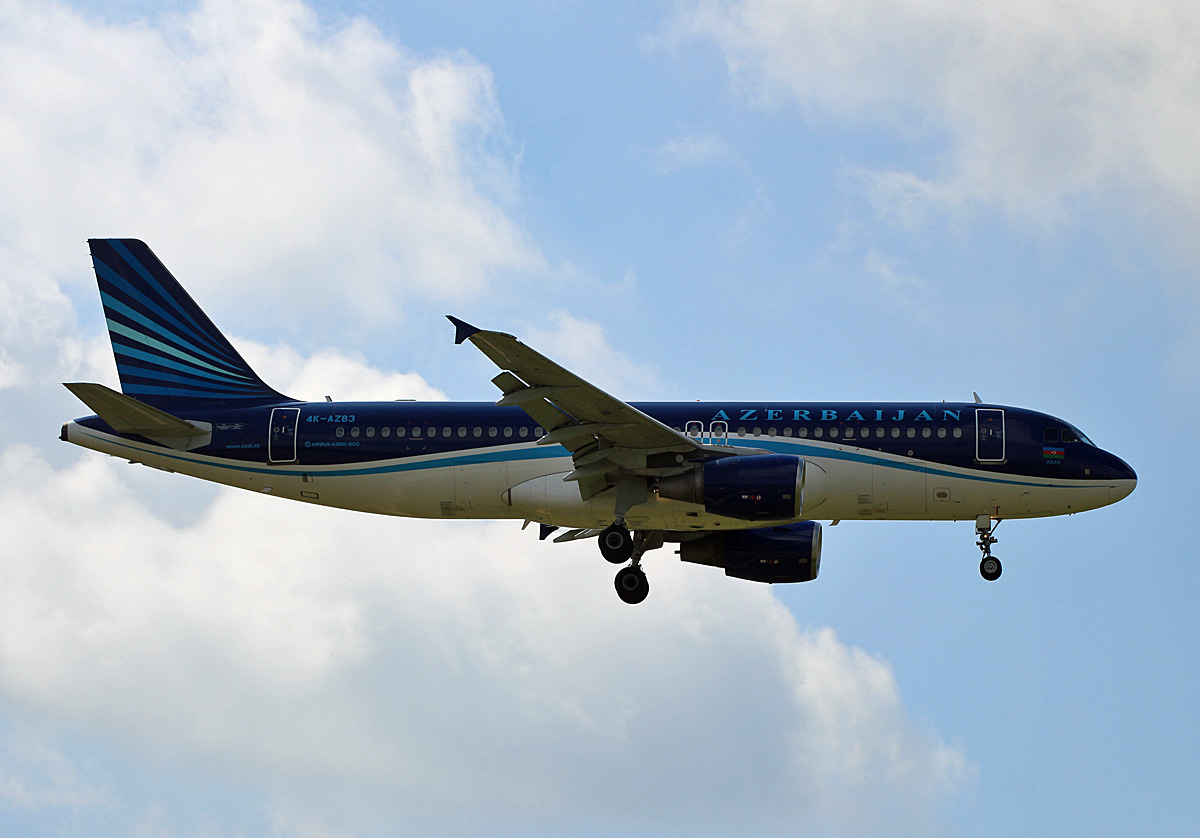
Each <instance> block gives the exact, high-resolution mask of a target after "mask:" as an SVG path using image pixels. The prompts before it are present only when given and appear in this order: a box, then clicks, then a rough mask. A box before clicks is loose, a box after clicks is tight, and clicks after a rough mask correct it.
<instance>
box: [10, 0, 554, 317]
mask: <svg viewBox="0 0 1200 838" xmlns="http://www.w3.org/2000/svg"><path fill="white" fill-rule="evenodd" d="M503 147H504V135H503V122H502V118H501V114H500V109H499V107H498V105H497V102H496V97H495V91H494V86H493V82H492V76H491V73H490V71H489V70H488V68H487V67H486V66H484V65H482V64H480V63H479V62H478V61H476V60H474V59H473V58H471V57H470V56H468V55H465V54H462V53H455V54H445V55H437V56H432V57H424V58H423V57H420V56H415V55H411V54H408V53H406V52H404V51H403V50H401V49H398V48H397V47H396V46H394V45H393V44H392V43H390V42H389V41H387V40H386V39H384V37H383V36H382V35H381V34H380V33H379V32H378V31H377V30H376V29H375V28H374V27H373V26H371V25H370V24H368V23H367V22H365V21H363V20H361V19H353V20H350V21H349V22H345V23H342V24H338V25H327V24H324V23H322V22H321V21H320V20H319V19H318V18H317V16H316V15H315V14H314V13H313V12H312V11H311V10H310V9H309V8H308V7H307V6H305V5H304V4H302V3H300V2H297V0H252V2H234V0H205V2H201V3H199V4H198V5H197V6H196V7H195V8H194V10H193V11H191V12H189V13H187V14H183V15H178V14H172V13H164V14H162V15H161V16H159V17H158V18H156V19H155V20H154V21H153V22H150V23H147V22H128V23H107V22H100V21H98V20H95V19H92V18H89V17H87V16H85V15H84V14H81V13H79V12H76V11H74V10H72V9H70V8H68V7H65V6H62V5H60V4H57V3H53V2H49V3H6V4H4V5H3V6H0V192H3V194H4V196H5V200H4V202H3V204H2V205H0V227H2V228H3V229H4V230H5V231H6V232H5V239H6V241H7V242H8V243H9V245H10V247H11V249H12V250H14V251H17V252H19V253H20V254H22V255H23V256H25V257H26V258H29V259H31V260H33V261H35V262H36V263H37V264H39V265H40V266H41V267H42V269H43V270H47V271H49V272H50V273H51V275H54V276H60V277H61V276H64V275H68V276H70V277H73V278H74V277H78V278H79V279H83V278H84V277H86V274H85V273H84V272H83V271H82V270H81V268H82V266H83V265H85V264H86V261H85V260H86V254H85V252H84V251H83V250H82V249H81V248H82V247H83V240H84V239H85V238H87V237H89V236H110V235H117V236H136V237H139V238H143V239H145V240H146V241H147V242H148V243H150V244H151V246H152V247H154V248H155V250H156V252H158V254H159V256H160V257H162V258H163V260H164V261H165V262H166V263H167V264H168V265H177V266H186V267H184V268H182V269H183V270H184V272H185V273H184V276H185V278H186V281H187V283H188V284H189V286H190V287H203V286H204V285H206V284H218V285H223V286H224V290H225V292H227V293H226V294H222V295H221V296H228V295H230V294H235V295H236V298H237V299H240V300H243V301H245V300H251V299H253V300H256V301H257V302H258V303H260V304H261V303H264V302H266V301H271V302H272V305H273V307H274V308H276V309H283V310H286V311H289V312H291V313H292V314H293V315H294V316H297V317H299V316H305V314H304V313H305V312H308V314H309V315H311V313H312V312H313V306H312V305H311V301H312V300H313V299H320V300H322V301H323V308H327V307H328V306H329V305H347V306H350V307H352V308H353V309H354V313H355V314H356V315H357V316H359V317H360V318H362V319H363V320H365V321H367V322H371V323H378V322H380V321H381V320H384V319H386V318H388V317H391V316H394V314H395V313H396V309H397V305H398V303H399V302H400V301H401V300H402V299H403V298H404V296H405V294H407V293H417V294H421V295H425V296H432V297H437V298H451V299H462V298H464V297H465V296H466V295H469V294H475V293H479V292H480V291H482V290H483V289H485V288H486V286H487V282H488V279H489V277H490V276H492V275H493V274H494V273H496V272H497V271H501V270H511V269H530V268H536V267H537V266H538V265H539V264H540V260H539V257H538V256H537V255H536V253H535V252H534V251H533V249H532V247H531V246H530V244H529V243H528V242H527V241H526V238H525V236H524V234H523V233H522V232H521V230H520V229H519V228H518V227H517V225H516V224H515V223H514V222H513V221H512V220H511V219H510V218H509V217H508V215H507V214H506V211H505V209H504V206H505V205H506V204H507V203H509V202H511V200H512V198H513V196H514V194H515V190H516V174H515V169H514V164H513V162H512V158H511V155H506V154H505V153H504V151H503ZM4 281H9V280H7V279H5V280H4ZM331 284H336V286H337V287H338V288H339V292H340V293H338V294H336V295H331V294H328V293H327V289H328V287H329V286H330V285H331Z"/></svg>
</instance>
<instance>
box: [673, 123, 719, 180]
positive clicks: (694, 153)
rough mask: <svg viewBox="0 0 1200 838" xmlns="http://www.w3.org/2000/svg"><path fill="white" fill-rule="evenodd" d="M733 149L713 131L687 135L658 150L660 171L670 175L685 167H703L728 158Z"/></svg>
mask: <svg viewBox="0 0 1200 838" xmlns="http://www.w3.org/2000/svg"><path fill="white" fill-rule="evenodd" d="M732 153H733V149H732V147H731V146H730V145H729V143H728V142H726V140H725V139H724V138H722V137H721V136H720V135H719V134H717V133H715V132H713V131H705V132H701V133H698V134H697V133H690V132H689V133H685V134H681V135H680V136H678V137H673V138H672V139H669V140H667V141H666V142H664V143H663V144H662V145H661V146H659V148H658V171H659V173H660V174H670V173H671V172H673V171H675V170H676V169H680V168H683V167H684V166H703V165H706V164H709V163H714V162H717V161H720V160H724V159H726V158H728V157H729V156H730V155H731V154H732Z"/></svg>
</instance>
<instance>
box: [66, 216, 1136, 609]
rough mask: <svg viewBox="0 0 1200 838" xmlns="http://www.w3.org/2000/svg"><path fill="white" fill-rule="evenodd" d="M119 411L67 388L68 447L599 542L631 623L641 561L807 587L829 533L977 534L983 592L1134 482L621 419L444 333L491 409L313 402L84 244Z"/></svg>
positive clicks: (137, 250)
mask: <svg viewBox="0 0 1200 838" xmlns="http://www.w3.org/2000/svg"><path fill="white" fill-rule="evenodd" d="M91 245H92V255H93V261H94V262H95V265H96V273H97V279H98V281H99V282H100V288H101V296H102V300H103V302H104V304H105V312H106V316H107V317H108V320H109V331H110V336H111V337H112V342H113V348H114V354H115V357H116V360H117V367H118V373H119V376H120V378H121V383H122V392H119V393H118V392H116V391H113V390H109V389H108V388H106V387H103V386H102V385H98V384H69V385H67V386H68V387H70V388H71V389H72V391H73V392H75V393H76V394H77V395H79V397H80V398H81V399H83V400H84V401H85V402H86V403H87V404H88V405H89V406H90V407H92V408H93V410H94V411H95V413H96V414H97V415H94V416H89V417H85V418H81V419H78V420H76V421H74V422H68V423H67V424H65V425H64V426H63V430H62V438H63V439H64V440H66V441H68V442H73V443H76V444H78V445H81V446H84V447H86V448H91V449H94V450H97V451H101V452H104V453H107V454H112V455H114V456H119V457H122V458H124V459H128V460H131V461H134V462H139V463H144V464H146V465H149V466H153V467H156V468H161V469H165V470H168V471H172V472H177V473H180V474H188V475H192V476H195V477H199V478H202V479H205V480H210V481H214V482H217V483H222V484H226V485H230V486H237V487H240V488H244V489H250V490H253V491H257V492H264V493H269V494H271V495H273V496H277V497H282V498H288V499H291V500H298V501H302V502H306V503H314V504H322V505H327V506H335V507H341V508H345V509H355V510H362V511H367V512H373V513H379V514H386V515H402V516H411V517H424V518H514V519H521V520H526V521H533V522H538V523H540V524H541V525H542V527H541V532H542V535H543V537H545V536H546V535H548V534H550V533H551V532H553V531H554V530H557V529H559V528H566V530H567V531H566V532H564V533H562V534H561V535H559V536H558V538H557V539H556V540H571V539H575V538H586V537H594V536H599V539H600V548H601V552H602V553H603V554H604V556H605V558H607V559H609V560H610V561H613V562H614V563H621V564H624V563H626V562H629V564H628V566H626V567H624V568H623V569H622V570H621V572H620V573H619V574H618V577H617V582H616V586H617V591H618V593H619V594H620V595H621V597H622V599H624V600H625V601H626V602H640V601H641V600H642V599H643V598H644V597H645V595H646V591H647V590H648V584H647V582H646V579H645V574H644V572H643V571H642V569H641V558H642V556H643V554H644V553H645V552H646V551H648V550H651V549H654V548H656V547H659V546H662V545H663V543H664V542H675V543H678V544H679V545H680V548H679V552H680V556H681V557H682V558H683V559H684V560H685V561H692V562H697V563H701V564H710V565H715V566H717V567H722V568H724V569H725V571H726V573H727V574H728V575H730V576H737V577H740V578H744V579H751V580H755V581H763V582H786V581H807V580H809V579H813V578H815V577H816V575H817V571H818V569H819V565H820V552H821V529H820V525H819V524H818V523H817V521H819V520H833V521H842V520H897V519H901V520H944V521H955V520H971V521H974V522H975V523H976V533H977V535H978V536H979V538H980V541H979V542H978V546H979V547H980V549H981V550H982V551H983V561H982V562H981V564H980V570H981V573H982V574H983V575H984V576H985V578H989V579H994V578H996V577H998V576H999V574H1000V564H999V561H998V560H996V558H995V557H994V556H992V555H991V545H992V544H993V543H995V540H996V539H995V537H994V536H993V535H992V531H993V530H994V529H995V526H996V524H997V523H998V522H999V521H1000V520H1001V519H1004V518H1028V517H1039V516H1050V515H1063V514H1071V513H1075V512H1082V511H1084V510H1088V509H1094V508H1097V507H1100V506H1105V505H1107V504H1111V503H1115V502H1116V501H1118V500H1120V499H1121V498H1123V497H1125V496H1126V495H1128V494H1129V493H1130V492H1131V491H1132V490H1133V488H1134V486H1135V485H1136V475H1135V474H1134V472H1133V470H1132V469H1131V468H1130V467H1129V466H1128V465H1126V464H1125V463H1124V462H1123V461H1121V460H1120V459H1119V458H1117V457H1116V456H1114V455H1113V454H1110V453H1108V452H1106V451H1104V450H1102V449H1100V448H1099V447H1097V446H1096V445H1094V444H1093V443H1092V442H1091V441H1090V440H1088V439H1087V437H1086V436H1084V435H1083V434H1082V433H1081V432H1080V431H1078V430H1077V429H1076V428H1074V427H1073V426H1072V425H1071V424H1069V423H1067V422H1064V421H1063V420H1061V419H1057V418H1055V417H1053V416H1049V415H1047V414H1044V413H1038V412H1036V411H1031V410H1025V409H1021V408H1014V407H1006V406H1002V405H992V404H983V403H979V402H975V403H959V402H934V403H887V404H884V403H870V402H854V403H807V402H805V403H799V402H784V401H771V402H647V403H636V404H627V403H624V402H621V401H619V400H618V399H616V398H614V397H612V396H610V395H608V394H607V393H604V392H603V391H601V390H599V389H598V388H596V387H594V386H593V385H591V384H589V383H588V382H586V381H584V380H583V379H581V378H579V377H578V376H575V375H574V374H572V373H570V372H569V371H567V370H565V369H563V368H562V367H559V366H558V365H557V364H554V362H553V361H550V360H549V359H547V358H545V357H544V356H541V355H539V354H538V353H536V352H535V351H533V350H532V349H530V348H529V347H527V346H525V345H524V344H522V343H521V342H520V341H517V340H516V339H515V338H513V337H511V336H509V335H505V334H503V333H500V332H485V331H482V330H479V329H476V328H475V327H473V326H470V325H469V324H466V323H464V322H462V321H460V320H457V319H454V318H451V320H452V321H453V322H454V324H455V326H456V327H457V330H458V333H457V336H456V340H457V342H459V343H461V342H463V341H466V340H470V341H471V342H472V343H473V344H474V345H475V346H476V347H478V348H479V349H480V350H481V351H483V352H484V354H486V355H487V356H488V357H489V358H490V359H491V360H493V361H494V362H495V363H496V364H497V366H498V367H499V368H500V370H501V373H500V375H498V376H497V377H496V378H495V379H494V383H496V385H497V387H498V388H499V389H500V391H501V393H502V396H501V398H500V400H499V401H498V402H497V403H494V404H493V403H488V402H412V401H395V402H329V401H324V402H302V401H297V400H294V399H290V398H288V397H286V396H283V395H281V394H279V393H277V392H275V391H274V390H271V389H270V388H269V387H268V386H267V385H266V384H264V383H263V382H262V381H261V380H260V379H259V378H258V376H257V375H256V374H254V373H253V371H252V370H250V368H249V366H248V365H246V364H245V361H243V360H242V359H241V357H240V355H238V353H237V352H236V350H234V349H233V347H232V346H231V345H230V344H229V343H228V341H227V340H226V339H225V338H224V337H223V336H222V335H221V334H220V332H219V331H218V330H217V329H216V327H215V326H213V325H212V323H211V321H209V320H208V318H207V317H206V316H205V315H204V314H203V312H201V311H200V309H199V307H198V306H196V305H195V303H194V302H193V301H192V300H191V298H190V297H188V296H187V294H186V292H184V291H183V289H182V287H180V286H179V285H178V283H177V282H176V281H175V279H174V277H172V276H171V275H170V273H169V272H167V270H166V268H165V267H163V266H162V264H161V263H160V262H158V260H157V259H156V258H154V256H153V254H152V253H151V252H150V251H149V248H146V246H145V245H144V244H142V243H141V242H138V241H136V240H112V239H103V240H93V241H92V242H91Z"/></svg>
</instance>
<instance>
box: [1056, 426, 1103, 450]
mask: <svg viewBox="0 0 1200 838" xmlns="http://www.w3.org/2000/svg"><path fill="white" fill-rule="evenodd" d="M1068 433H1070V434H1071V436H1072V439H1071V440H1068V439H1067V434H1068ZM1071 441H1076V442H1084V443H1087V444H1088V445H1090V446H1092V447H1093V448H1095V447H1096V443H1094V442H1092V441H1091V440H1090V439H1088V438H1087V434H1085V433H1084V432H1083V431H1081V430H1079V428H1074V427H1071V426H1069V425H1068V426H1067V428H1065V429H1064V430H1063V442H1071Z"/></svg>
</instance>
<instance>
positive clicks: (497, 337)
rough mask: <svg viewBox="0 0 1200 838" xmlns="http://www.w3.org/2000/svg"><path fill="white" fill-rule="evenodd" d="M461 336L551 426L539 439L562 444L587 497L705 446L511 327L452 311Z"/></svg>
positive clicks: (507, 398) (670, 466) (668, 468)
mask: <svg viewBox="0 0 1200 838" xmlns="http://www.w3.org/2000/svg"><path fill="white" fill-rule="evenodd" d="M447 319H448V320H450V322H451V323H453V324H454V326H455V328H456V330H457V331H456V334H455V338H454V342H455V343H462V342H463V341H465V340H469V341H471V343H473V344H475V346H476V347H477V348H478V349H479V350H480V351H481V352H482V353H483V354H484V355H486V356H487V357H488V358H489V359H491V361H492V362H493V363H494V364H495V365H496V366H498V367H499V368H500V369H501V370H502V372H501V373H500V374H499V375H498V376H496V377H495V378H493V379H492V383H493V384H495V385H496V386H497V387H499V388H500V391H501V392H502V393H503V394H504V395H503V396H502V397H501V398H500V400H499V401H498V402H496V404H498V405H502V406H503V405H515V406H517V407H520V408H521V409H522V410H524V411H525V412H526V413H527V414H529V416H530V418H532V419H533V420H534V421H535V422H537V423H538V424H539V425H541V426H542V427H543V428H545V429H546V431H547V433H546V435H545V436H543V437H542V438H541V439H539V440H538V444H539V445H555V444H557V445H562V446H563V447H564V448H566V449H567V450H568V451H570V452H571V458H572V461H573V462H574V465H575V470H574V471H573V472H571V474H569V475H567V477H566V478H565V479H566V480H573V481H576V482H578V484H579V491H580V495H581V496H582V497H583V499H584V500H587V499H588V498H590V497H592V496H593V495H596V494H598V493H600V492H602V491H604V490H605V489H607V488H609V487H610V486H613V485H615V484H616V483H617V482H618V479H619V477H620V475H621V474H622V473H627V474H634V475H639V476H643V477H648V476H655V475H661V474H664V473H671V472H676V471H679V470H681V469H680V464H681V463H683V462H684V460H687V459H691V458H694V457H695V456H696V455H698V454H701V453H702V452H703V451H704V449H705V446H702V445H701V444H700V443H699V442H698V441H696V440H694V439H692V438H690V437H688V436H686V435H685V434H683V433H681V432H679V431H677V430H675V429H674V428H671V427H668V426H667V425H664V424H663V423H662V422H659V421H658V420H657V419H654V418H653V417H651V416H647V415H646V414H645V413H642V412H641V411H640V410H638V409H637V408H635V407H633V406H631V405H629V404H627V403H625V402H623V401H621V400H620V399H618V398H615V397H614V396H610V395H609V394H608V393H606V392H604V391H603V390H601V389H600V388H599V387H597V386H596V385H594V384H590V383H588V382H587V381H585V380H584V379H582V378H580V377H579V376H577V375H575V374H574V373H573V372H571V371H570V370H567V369H565V368H564V367H561V366H559V365H558V364H556V363H554V362H553V361H551V360H550V359H549V358H547V357H546V356H545V355H542V354H541V353H539V352H536V351H534V350H533V349H530V348H529V347H528V346H526V345H525V344H523V343H521V342H520V341H519V340H517V339H516V338H515V337H513V336H512V335H508V334H504V333H503V332H489V331H484V330H483V329H478V328H476V327H474V326H472V325H470V324H469V323H464V322H463V321H462V320H459V319H458V318H455V317H450V316H449V315H447Z"/></svg>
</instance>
